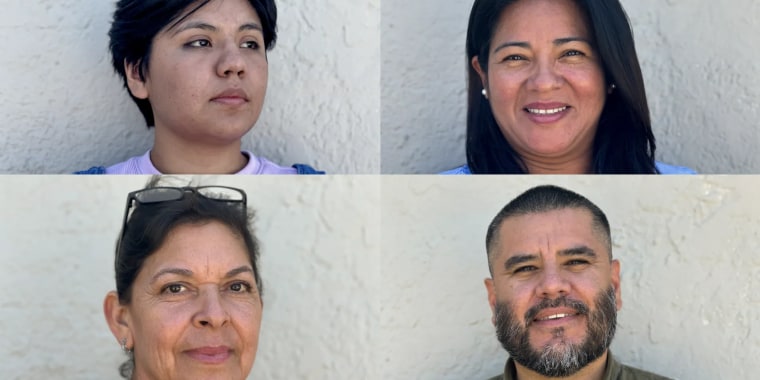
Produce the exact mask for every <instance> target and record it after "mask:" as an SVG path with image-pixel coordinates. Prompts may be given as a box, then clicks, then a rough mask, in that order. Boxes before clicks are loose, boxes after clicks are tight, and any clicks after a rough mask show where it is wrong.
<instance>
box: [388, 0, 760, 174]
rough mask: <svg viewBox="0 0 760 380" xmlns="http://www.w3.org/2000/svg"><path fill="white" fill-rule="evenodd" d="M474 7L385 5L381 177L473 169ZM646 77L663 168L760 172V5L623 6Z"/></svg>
mask: <svg viewBox="0 0 760 380" xmlns="http://www.w3.org/2000/svg"><path fill="white" fill-rule="evenodd" d="M472 3H473V1H472V0H469V1H460V0H444V1H441V0H417V1H415V2H413V3H408V2H405V1H403V0H383V6H382V29H383V33H382V42H381V50H382V60H383V61H382V80H383V82H382V90H381V91H382V96H381V98H382V115H383V117H382V148H381V151H382V172H383V173H436V172H439V171H442V170H445V169H450V168H453V167H456V166H459V165H462V164H464V163H465V152H464V137H465V129H466V127H465V118H466V83H467V82H466V71H465V53H464V45H465V36H466V30H467V20H468V16H469V12H470V8H471V7H472ZM622 3H623V6H624V7H625V9H626V11H627V12H628V15H629V17H630V19H631V23H632V25H633V29H634V38H635V39H636V47H637V52H638V54H639V60H640V62H641V65H642V70H643V72H644V80H645V85H646V88H647V94H648V100H649V105H650V111H651V114H652V121H653V128H654V133H655V137H656V138H657V142H658V149H657V158H658V160H661V161H663V162H666V163H671V164H678V165H684V166H689V167H691V168H694V169H696V170H697V171H698V172H701V173H760V155H758V154H757V153H756V151H755V149H754V146H756V145H757V144H758V143H760V128H758V127H757V120H758V119H760V66H758V65H757V64H756V62H757V61H758V60H760V52H759V51H758V49H754V48H753V47H754V46H757V43H758V38H757V36H758V35H760V24H758V23H757V22H755V20H757V19H758V18H760V2H757V1H754V0H736V1H731V2H727V3H721V4H720V5H716V3H715V2H713V1H710V0H694V1H675V0H673V1H661V0H622Z"/></svg>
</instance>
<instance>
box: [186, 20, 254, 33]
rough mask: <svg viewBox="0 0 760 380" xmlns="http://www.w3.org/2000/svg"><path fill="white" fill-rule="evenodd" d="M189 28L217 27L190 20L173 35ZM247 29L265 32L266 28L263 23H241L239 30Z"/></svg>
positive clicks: (210, 28)
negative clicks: (262, 25)
mask: <svg viewBox="0 0 760 380" xmlns="http://www.w3.org/2000/svg"><path fill="white" fill-rule="evenodd" d="M188 29H202V30H208V31H209V32H216V31H217V28H216V27H215V26H213V25H211V24H209V23H205V22H203V21H190V22H188V23H187V24H184V25H182V26H181V27H179V28H177V30H175V31H174V33H172V35H175V36H176V35H177V34H179V33H180V32H183V31H185V30H188ZM246 30H258V31H259V32H262V33H263V32H264V30H263V29H262V28H261V25H259V24H257V23H255V22H249V23H246V24H243V25H240V27H239V28H238V31H239V32H242V31H246Z"/></svg>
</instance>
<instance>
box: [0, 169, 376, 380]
mask: <svg viewBox="0 0 760 380" xmlns="http://www.w3.org/2000/svg"><path fill="white" fill-rule="evenodd" d="M144 183H145V178H143V177H131V176H130V177H121V176H118V177H114V176H110V178H103V177H101V178H74V177H54V176H0V198H2V199H3V200H4V201H3V203H2V206H0V263H2V265H0V336H2V338H0V357H2V358H3V360H0V378H2V379H8V380H10V379H115V378H119V376H118V372H117V368H118V365H119V364H120V363H121V362H122V361H123V360H124V359H125V356H124V355H123V354H122V353H121V350H120V348H119V345H118V343H117V342H116V340H115V338H114V337H113V336H112V335H111V333H110V331H109V330H108V326H107V325H106V323H105V319H104V317H103V312H102V308H101V305H102V301H103V297H104V296H105V294H106V292H108V291H109V290H111V289H114V287H115V285H114V274H113V256H114V246H115V240H116V238H117V236H118V233H119V229H120V228H121V220H122V216H123V212H124V209H123V208H124V203H125V199H126V194H127V192H129V191H131V190H136V189H140V188H142V187H143V185H144ZM203 183H218V184H225V185H229V186H237V187H241V188H243V189H245V190H246V191H247V193H248V199H249V204H250V205H251V206H252V207H254V208H255V209H256V211H257V212H258V216H257V219H256V223H255V227H256V234H257V236H258V237H259V238H260V240H261V243H262V254H261V261H260V265H261V273H262V278H263V281H264V298H263V299H264V314H263V321H262V326H261V337H260V339H259V350H258V355H257V358H256V363H255V364H254V369H253V372H252V374H251V376H250V378H255V379H291V378H303V379H324V380H333V379H339V378H345V379H349V378H356V379H368V378H371V376H373V374H374V373H377V368H378V366H379V365H380V363H378V362H376V361H375V357H376V354H375V353H373V352H372V346H370V345H369V344H368V342H373V341H374V340H375V338H374V336H375V334H376V332H375V329H374V326H377V324H378V319H379V317H378V315H379V307H378V305H377V304H376V302H375V299H373V298H372V297H368V296H367V295H368V294H376V293H377V292H376V291H375V290H374V289H373V288H372V287H373V286H375V284H376V283H377V279H376V278H377V274H378V271H377V269H376V268H377V265H376V260H377V257H378V254H377V250H378V243H379V235H378V233H379V226H378V225H377V222H376V221H377V220H378V219H379V209H378V207H377V206H376V205H377V204H378V203H379V189H380V186H379V177H358V176H353V177H345V176H344V177H338V176H331V177H323V178H294V177H289V178H281V177H278V178H273V177H266V178H253V177H246V178H240V177H236V178H232V177H226V178H223V179H219V180H218V181H213V180H208V179H207V180H205V181H203ZM22 199H23V200H26V201H20V200H22Z"/></svg>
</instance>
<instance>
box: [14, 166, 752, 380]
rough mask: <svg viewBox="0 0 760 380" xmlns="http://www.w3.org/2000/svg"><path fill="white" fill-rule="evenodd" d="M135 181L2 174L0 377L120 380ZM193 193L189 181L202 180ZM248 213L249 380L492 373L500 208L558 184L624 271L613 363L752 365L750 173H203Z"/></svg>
mask: <svg viewBox="0 0 760 380" xmlns="http://www.w3.org/2000/svg"><path fill="white" fill-rule="evenodd" d="M145 179H146V178H144V177H120V176H118V177H117V176H110V177H99V178H93V177H85V178H76V177H55V176H0V199H3V202H2V204H0V263H2V265H0V336H1V338H0V357H2V358H3V360H1V361H0V378H2V379H30V378H31V379H80V378H81V379H108V378H110V379H113V378H118V376H117V373H116V368H117V367H118V365H119V363H120V362H121V361H123V359H124V357H123V355H122V353H121V352H120V349H119V346H118V343H117V342H116V340H115V338H113V336H112V335H111V333H110V331H109V330H108V327H107V325H106V323H105V320H104V318H103V315H102V311H101V303H102V299H103V296H104V295H105V294H106V292H107V291H109V290H111V289H113V288H114V278H113V269H112V265H113V251H114V245H115V240H116V237H117V235H118V233H119V229H120V228H121V225H120V224H121V219H122V216H123V212H124V210H123V207H124V203H125V202H124V200H125V198H126V193H127V192H128V191H131V190H135V189H139V188H142V187H143V184H144V182H145ZM196 183H198V182H196ZM202 183H204V184H209V183H217V184H225V185H230V186H238V187H241V188H243V189H245V190H246V191H247V192H248V196H249V200H250V204H251V206H252V207H254V208H255V209H256V210H257V211H258V217H257V220H256V234H257V235H258V236H259V237H260V239H261V241H262V256H261V267H262V269H261V270H262V277H263V279H264V286H265V294H264V300H265V306H264V318H263V323H262V328H261V331H262V336H261V340H260V345H259V351H258V356H257V360H256V363H255V365H254V370H253V373H252V375H251V377H250V378H256V379H271V380H277V379H291V378H308V379H317V380H319V379H326V380H327V379H330V380H343V379H346V380H348V379H368V380H369V379H373V380H374V379H378V380H379V379H421V380H425V379H431V380H432V379H436V380H439V379H451V380H455V379H456V380H460V379H475V380H477V379H485V378H488V377H490V376H493V375H495V374H497V373H499V371H500V370H501V368H502V366H503V364H504V361H505V359H506V353H505V352H504V351H503V350H502V349H501V348H500V347H499V345H498V342H497V341H496V338H495V336H494V332H493V327H492V325H491V322H490V315H491V314H490V309H489V307H488V303H487V300H486V293H485V289H484V287H483V278H485V277H486V276H487V275H488V267H487V262H486V256H485V248H484V240H485V231H486V227H487V225H488V223H489V222H490V221H491V219H492V218H493V216H494V215H495V214H496V212H497V211H498V210H499V209H500V208H501V207H502V206H503V205H504V204H506V203H507V202H508V201H509V200H511V199H512V198H513V197H515V196H516V195H518V194H519V193H521V192H522V191H524V190H526V189H528V188H530V187H532V186H534V185H537V184H543V183H553V184H557V185H560V186H565V187H567V188H570V189H572V190H575V191H578V192H580V193H582V194H584V195H586V196H587V197H589V198H590V199H591V200H592V201H593V202H595V203H597V204H598V205H599V206H600V207H601V208H602V209H603V210H604V211H605V212H606V213H607V216H608V218H609V219H610V223H611V224H612V229H613V232H612V233H613V241H614V243H613V250H614V255H615V257H616V258H618V259H620V261H621V262H622V289H623V309H622V310H621V312H620V314H619V329H618V332H617V336H616V338H615V340H614V342H613V350H614V352H615V353H616V355H618V356H619V357H620V358H621V360H622V361H623V362H625V363H628V364H632V365H635V366H638V367H642V368H646V369H649V370H652V371H655V372H659V373H662V374H665V375H669V376H672V377H677V378H680V379H695V380H700V379H705V380H708V379H718V378H720V379H751V378H754V375H755V374H756V373H757V372H758V371H760V364H758V362H757V360H756V358H757V357H759V356H760V336H759V335H758V334H757V333H756V331H757V330H758V329H760V296H758V295H759V294H760V260H759V259H758V256H757V248H758V246H760V233H759V232H758V231H760V218H758V216H757V215H760V199H758V198H757V196H756V189H757V188H758V187H760V177H739V176H733V177H726V176H717V177H716V176H712V177H710V176H708V177H701V176H682V177H677V178H674V177H657V178H652V177H649V178H645V177H641V176H626V177H611V176H599V177H592V176H584V177H577V176H576V177H543V176H541V177H539V176H520V177H508V178H507V177H478V178H475V177H469V178H464V177H460V178H449V177H446V178H443V177H438V176H382V177H380V176H350V177H349V176H329V177H321V178H294V177H289V178H283V177H277V178H273V177H264V178H255V177H244V178H242V177H229V176H228V177H207V178H205V179H204V180H203V181H202Z"/></svg>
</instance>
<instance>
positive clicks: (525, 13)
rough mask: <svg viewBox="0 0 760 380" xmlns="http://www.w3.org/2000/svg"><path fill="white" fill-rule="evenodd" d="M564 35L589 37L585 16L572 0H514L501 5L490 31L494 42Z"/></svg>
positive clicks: (548, 38) (530, 39) (547, 38)
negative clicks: (497, 17) (502, 7)
mask: <svg viewBox="0 0 760 380" xmlns="http://www.w3.org/2000/svg"><path fill="white" fill-rule="evenodd" d="M565 37H581V38H586V39H589V38H590V36H589V30H588V26H587V22H586V18H585V16H584V14H583V12H581V9H580V8H579V7H578V5H577V4H576V3H575V1H573V0H520V1H517V2H515V3H513V4H511V5H509V6H507V7H506V8H504V11H503V12H502V14H501V17H500V18H499V23H498V24H497V27H496V30H495V32H494V41H495V42H497V41H496V40H511V41H527V42H530V41H535V40H541V39H546V40H549V41H553V40H554V39H557V38H565ZM501 42H504V41H501Z"/></svg>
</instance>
